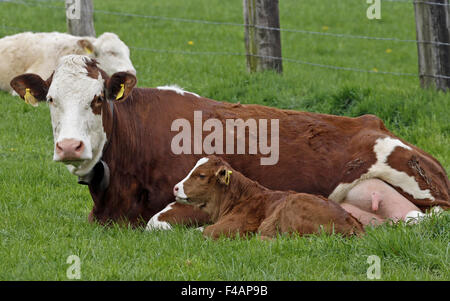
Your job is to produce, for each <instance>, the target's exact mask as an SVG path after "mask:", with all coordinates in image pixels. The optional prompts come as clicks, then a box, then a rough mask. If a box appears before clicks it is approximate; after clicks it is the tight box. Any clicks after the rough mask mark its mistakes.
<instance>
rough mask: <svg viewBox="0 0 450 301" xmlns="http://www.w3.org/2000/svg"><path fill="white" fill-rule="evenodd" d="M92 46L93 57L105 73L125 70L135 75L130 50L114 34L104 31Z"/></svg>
mask: <svg viewBox="0 0 450 301" xmlns="http://www.w3.org/2000/svg"><path fill="white" fill-rule="evenodd" d="M93 46H94V47H93V48H94V55H95V59H96V60H97V62H98V63H99V66H100V68H102V69H103V70H104V71H105V72H106V73H108V74H113V73H115V72H118V71H125V72H129V73H131V74H134V75H136V69H134V67H133V64H132V63H131V60H130V50H129V49H128V46H127V45H125V43H124V42H122V41H121V40H120V39H119V37H118V36H117V35H116V34H114V33H110V32H105V33H104V34H102V35H101V36H99V37H98V38H97V39H96V40H95V42H94V45H93Z"/></svg>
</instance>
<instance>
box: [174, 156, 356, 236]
mask: <svg viewBox="0 0 450 301" xmlns="http://www.w3.org/2000/svg"><path fill="white" fill-rule="evenodd" d="M174 194H175V196H176V198H177V201H178V202H181V203H188V204H193V205H195V206H197V207H198V208H200V209H201V210H203V211H205V212H206V213H207V214H208V215H209V216H210V217H211V221H212V222H214V224H213V225H211V226H208V227H206V228H205V230H204V232H203V233H204V235H205V236H211V237H213V238H218V237H219V236H221V235H225V236H230V237H233V236H235V234H239V235H241V236H243V235H246V234H247V233H255V232H258V233H260V234H261V235H262V236H263V237H274V236H276V234H277V233H278V232H288V233H292V232H297V233H299V234H301V235H304V234H313V233H318V232H320V231H321V230H323V231H325V232H326V233H334V232H335V233H342V234H344V235H352V234H361V233H363V232H364V230H363V226H362V225H361V223H360V222H359V221H358V220H357V219H356V218H354V217H353V216H352V215H351V214H349V213H347V212H346V211H345V210H344V209H343V208H342V207H341V206H339V205H338V204H337V203H335V202H333V201H329V200H327V199H326V198H324V197H321V196H316V195H312V194H306V193H296V192H293V191H274V190H269V189H267V188H266V187H264V186H261V185H260V184H259V183H257V182H255V181H252V180H250V179H249V178H246V177H245V176H244V175H242V174H241V173H240V172H238V171H236V170H234V169H233V168H232V167H231V166H230V165H229V164H228V163H226V162H225V161H224V160H222V159H220V158H219V157H216V156H208V157H205V158H202V159H200V160H199V161H198V162H197V165H196V166H195V167H194V169H193V170H192V171H191V173H190V174H189V176H188V177H186V178H185V179H184V180H183V181H181V182H180V183H178V184H177V185H175V187H174Z"/></svg>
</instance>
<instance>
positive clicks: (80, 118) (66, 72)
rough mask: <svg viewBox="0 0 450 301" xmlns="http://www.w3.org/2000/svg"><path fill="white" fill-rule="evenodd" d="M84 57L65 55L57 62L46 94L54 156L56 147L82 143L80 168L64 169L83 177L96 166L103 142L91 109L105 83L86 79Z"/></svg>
mask: <svg viewBox="0 0 450 301" xmlns="http://www.w3.org/2000/svg"><path fill="white" fill-rule="evenodd" d="M87 60H89V58H88V57H86V56H79V55H68V56H64V57H62V58H61V59H60V60H59V64H58V67H57V69H56V71H55V73H54V75H53V80H52V83H51V85H50V89H49V91H48V94H47V98H48V99H50V98H51V99H52V103H50V104H49V107H50V115H51V120H52V127H53V138H54V147H55V151H54V156H53V160H55V161H58V160H59V159H60V158H59V156H58V154H57V152H56V143H58V142H61V141H63V140H64V139H76V140H80V141H82V142H83V143H84V146H85V147H84V152H83V154H82V155H81V158H82V159H83V161H80V162H82V163H81V164H80V165H76V164H75V163H73V164H72V163H71V165H67V168H68V169H69V171H70V172H71V173H73V174H76V175H78V176H83V175H86V174H87V173H88V172H89V171H90V170H91V169H92V168H93V167H94V165H95V164H96V162H98V160H99V159H100V157H101V155H102V150H103V146H104V144H105V142H106V133H105V131H104V129H103V124H102V117H101V115H95V114H94V113H93V111H92V108H91V102H92V99H93V98H94V96H98V95H100V94H101V93H102V91H103V84H104V80H103V79H102V77H101V75H100V74H99V77H98V79H93V78H91V77H89V76H88V75H87V70H86V64H85V62H86V61H87Z"/></svg>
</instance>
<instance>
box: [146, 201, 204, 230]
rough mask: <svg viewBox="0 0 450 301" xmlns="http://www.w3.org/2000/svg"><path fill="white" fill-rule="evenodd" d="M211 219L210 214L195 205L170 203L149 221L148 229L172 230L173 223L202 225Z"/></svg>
mask: <svg viewBox="0 0 450 301" xmlns="http://www.w3.org/2000/svg"><path fill="white" fill-rule="evenodd" d="M209 221H210V219H209V216H208V214H206V213H205V212H203V211H201V210H199V209H198V208H195V207H194V206H190V205H185V204H180V203H177V202H173V203H170V204H169V205H167V206H166V208H164V209H163V210H161V211H160V212H158V213H157V214H155V215H154V216H153V217H152V218H151V219H150V220H149V221H148V223H147V227H146V230H147V231H152V230H157V229H160V230H170V229H172V225H175V224H179V225H185V226H196V225H197V226H200V225H203V224H206V223H208V222H209Z"/></svg>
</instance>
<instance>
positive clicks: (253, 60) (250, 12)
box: [243, 0, 283, 73]
mask: <svg viewBox="0 0 450 301" xmlns="http://www.w3.org/2000/svg"><path fill="white" fill-rule="evenodd" d="M243 5H244V24H245V48H246V53H247V69H248V71H250V72H255V71H263V70H275V71H277V72H279V73H281V72H282V71H283V67H282V60H281V38H280V31H279V30H273V29H267V27H271V28H280V18H279V12H278V0H243ZM261 27H262V28H261ZM263 56H266V57H269V58H264V57H263Z"/></svg>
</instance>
